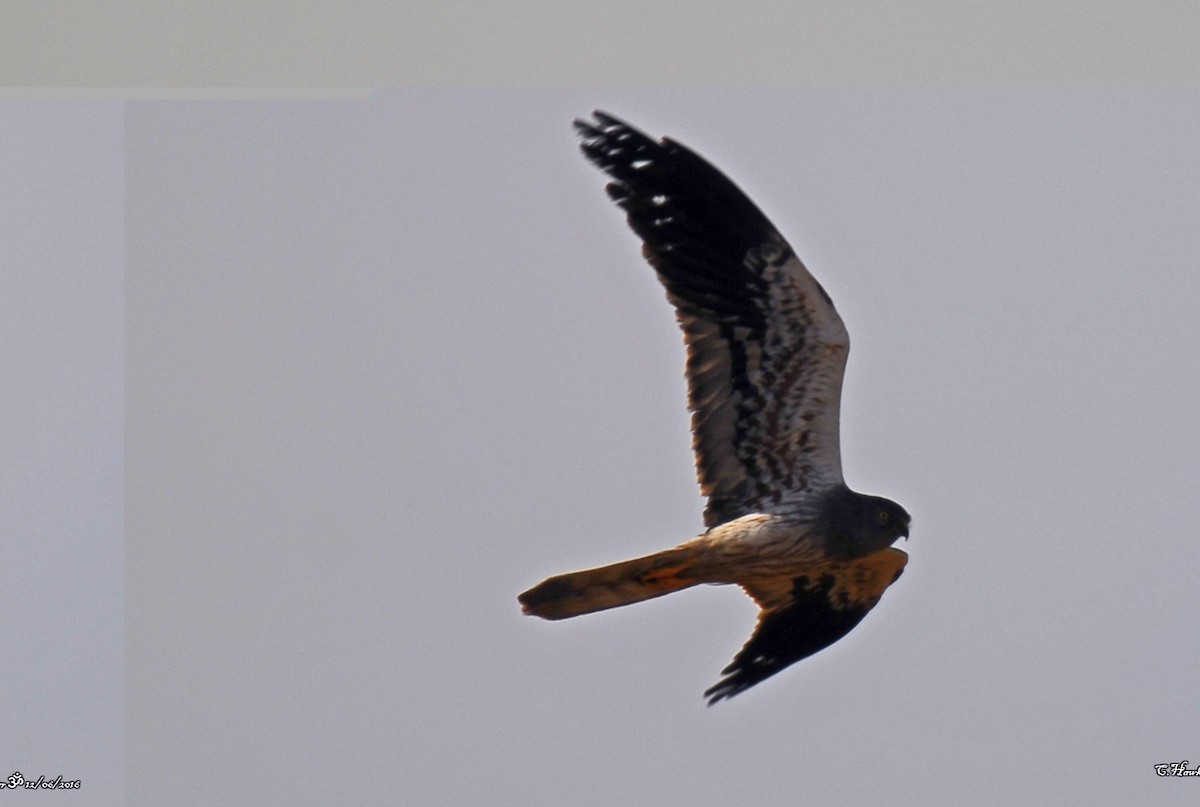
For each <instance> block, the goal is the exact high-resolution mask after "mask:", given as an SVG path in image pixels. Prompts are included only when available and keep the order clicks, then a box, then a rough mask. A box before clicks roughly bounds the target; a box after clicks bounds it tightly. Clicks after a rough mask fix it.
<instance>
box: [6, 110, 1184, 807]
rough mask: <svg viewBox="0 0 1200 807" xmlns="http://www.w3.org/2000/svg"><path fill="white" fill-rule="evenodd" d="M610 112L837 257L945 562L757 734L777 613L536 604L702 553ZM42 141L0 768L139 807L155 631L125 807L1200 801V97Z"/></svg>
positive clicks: (100, 133) (487, 117)
mask: <svg viewBox="0 0 1200 807" xmlns="http://www.w3.org/2000/svg"><path fill="white" fill-rule="evenodd" d="M595 107H600V108H603V109H606V110H608V111H610V112H612V113H615V114H617V115H620V116H623V117H625V118H627V119H628V120H629V121H630V122H631V123H633V124H634V125H636V126H638V127H640V128H642V129H644V130H646V131H647V132H648V133H650V134H652V135H653V136H656V137H657V136H660V135H664V134H666V135H670V136H672V137H674V138H677V139H679V140H681V141H682V142H684V143H686V144H688V145H689V146H692V147H693V148H695V149H696V150H698V151H699V152H700V153H701V154H703V155H705V156H706V157H707V158H709V159H710V160H712V161H713V162H714V163H715V164H716V165H717V166H718V167H720V168H721V169H722V170H724V171H725V172H726V173H727V174H729V176H730V177H731V178H733V179H734V181H736V182H737V183H738V184H739V185H740V186H741V187H742V188H743V189H744V190H746V191H747V192H748V193H749V194H750V195H751V197H752V198H754V199H755V200H756V201H757V202H758V203H759V205H760V207H762V208H763V210H764V211H765V212H766V213H767V215H768V216H769V217H770V218H771V219H772V220H773V221H774V223H775V224H776V225H777V226H778V227H779V228H780V230H781V231H782V232H783V233H784V235H785V236H786V237H787V238H788V239H789V240H790V241H791V243H792V245H793V247H795V249H796V250H797V252H798V253H799V254H800V255H801V256H802V257H803V259H804V260H805V261H806V263H807V264H808V266H809V267H810V269H811V270H812V271H813V273H814V274H815V275H816V276H817V278H818V279H819V280H820V281H821V283H822V284H823V285H824V287H825V288H826V289H827V290H828V291H829V293H830V294H831V296H832V297H833V299H834V301H835V303H836V304H837V307H838V310H839V311H840V312H841V314H842V317H843V319H844V320H845V321H846V324H847V327H848V328H849V331H850V334H851V339H852V343H853V349H852V351H851V356H850V361H849V367H848V371H847V377H846V386H845V390H844V395H843V402H844V403H843V427H842V438H843V457H844V466H845V471H846V476H847V481H848V483H849V484H850V485H851V486H852V487H854V488H856V489H858V490H862V491H864V492H870V493H876V494H881V495H886V496H889V497H891V498H894V499H896V500H897V501H899V502H900V503H901V504H903V505H904V506H905V508H906V509H907V510H909V512H911V513H912V515H913V529H912V537H911V539H910V540H909V541H908V542H907V544H906V545H905V546H904V548H905V550H906V551H908V552H909V553H910V556H911V560H910V562H909V565H908V568H907V570H906V572H905V575H904V577H903V578H902V579H901V580H900V581H899V582H898V583H897V584H896V585H895V586H893V587H892V588H891V589H889V591H888V593H887V594H886V596H885V597H884V600H883V602H882V604H881V605H880V606H879V607H878V608H877V609H876V610H875V611H873V612H872V613H871V614H870V615H869V616H868V617H867V619H866V620H865V621H864V622H863V623H862V625H861V626H860V627H859V628H857V629H856V630H855V631H854V632H853V633H851V634H850V635H849V636H848V637H847V638H846V639H844V640H843V641H841V642H839V643H838V644H836V645H835V646H834V647H832V648H830V649H829V650H826V651H824V652H822V653H821V654H819V655H817V656H815V657H813V658H811V659H808V660H806V661H804V662H801V663H799V664H796V665H794V666H793V667H791V668H789V669H787V670H786V671H784V672H783V673H781V674H779V675H778V676H776V677H774V678H772V679H770V680H769V681H767V682H764V683H763V684H761V685H759V686H757V687H755V688H754V689H752V690H750V691H748V692H746V693H744V694H743V695H740V696H738V697H737V698H734V699H733V700H731V701H729V702H723V703H721V704H718V705H717V706H714V707H712V708H706V707H705V706H704V700H703V698H702V697H701V693H702V691H703V690H704V689H705V688H706V687H707V686H709V685H711V684H712V683H713V682H715V681H716V680H717V678H718V676H719V671H720V669H721V668H722V667H723V666H724V665H725V664H726V663H728V661H729V660H730V659H731V658H732V656H733V655H734V654H735V653H736V652H737V650H738V649H739V648H740V647H741V645H742V643H743V642H744V641H745V639H746V638H747V637H748V636H749V634H750V631H751V629H752V627H753V623H754V616H755V609H754V607H753V604H752V603H751V601H750V600H749V599H748V598H746V597H745V596H744V595H742V594H741V593H740V592H739V591H738V590H737V589H735V588H730V587H725V588H709V587H705V588H700V589H693V590H690V591H687V592H684V593H680V594H677V595H673V596H671V597H666V598H663V599H660V600H656V601H652V602H647V603H643V604H639V605H637V606H633V607H630V608H627V609H617V610H614V611H609V612H605V613H601V614H596V615H591V616H587V617H581V618H579V619H577V620H569V621H565V622H559V623H549V622H544V621H540V620H536V619H533V618H529V617H524V616H522V615H521V614H520V610H519V607H518V605H517V603H516V595H517V593H518V592H520V591H522V590H523V589H525V588H527V587H528V586H530V585H532V584H534V583H536V582H538V581H539V580H541V579H542V578H544V577H546V576H548V575H550V574H556V573H559V572H563V571H569V570H574V569H579V568H585V567H587V566H590V565H595V564H601V563H607V562H611V561H616V560H621V559H624V558H626V557H630V556H633V555H636V554H644V553H647V552H650V551H653V550H656V549H660V548H663V547H665V546H668V545H672V544H674V543H677V542H679V541H681V540H684V539H686V538H689V537H692V536H693V535H694V534H696V533H697V532H698V531H699V530H700V529H701V518H700V516H701V511H702V504H703V503H702V500H701V498H700V496H699V494H698V491H697V489H696V486H695V481H694V472H693V466H692V458H691V454H690V438H689V435H688V432H687V426H688V416H687V412H686V409H685V403H684V382H683V378H682V369H683V348H682V345H681V339H680V336H679V334H678V330H677V328H676V326H675V324H674V321H673V316H672V313H671V310H670V307H669V306H668V304H667V303H666V301H665V299H664V294H663V292H662V290H661V288H660V287H659V286H658V284H657V282H656V280H655V279H654V277H653V272H652V271H651V270H650V268H649V267H648V266H646V265H645V263H644V262H643V261H642V260H641V258H640V249H639V245H638V243H637V241H636V239H635V238H634V236H633V235H632V234H631V233H630V232H629V231H628V230H627V228H626V226H625V223H624V221H623V216H622V215H621V213H620V211H619V210H617V209H616V208H615V207H614V206H613V205H612V204H611V203H610V202H609V201H608V200H607V198H606V196H605V194H604V193H603V190H602V188H603V184H604V178H603V177H602V175H601V174H600V173H599V172H597V171H596V170H595V169H594V168H593V167H592V166H590V165H589V164H588V163H586V161H585V160H584V159H583V158H582V157H581V156H580V154H579V152H578V149H577V147H576V142H575V138H574V135H573V133H572V132H571V129H570V125H569V124H570V120H571V119H572V118H573V117H575V116H578V115H585V114H587V113H589V112H590V111H591V110H592V109H593V108H595ZM14 108H15V107H14V106H9V107H6V111H9V110H11V109H14ZM22 108H23V109H27V110H32V111H31V112H29V113H28V114H26V115H25V117H15V116H13V115H12V114H9V116H8V117H7V118H6V125H9V123H10V122H11V131H9V130H8V129H5V130H4V132H5V142H6V144H9V143H12V144H25V145H15V146H6V149H7V152H6V153H7V155H8V157H9V160H8V162H7V167H6V169H5V170H6V172H7V173H6V174H5V176H6V182H7V187H9V188H10V189H17V190H18V193H16V194H12V195H11V198H12V199H15V200H19V201H23V204H13V205H12V210H11V211H9V213H8V214H7V215H6V217H5V223H6V224H8V225H9V226H8V229H7V230H6V231H5V233H6V235H5V238H6V243H7V244H9V245H10V254H14V255H16V256H17V258H18V260H17V261H16V262H15V263H16V264H18V265H21V266H31V267H45V270H42V269H39V271H37V272H34V273H32V275H31V277H32V279H30V280H28V281H26V280H25V279H24V278H26V277H27V276H26V275H13V276H12V277H8V276H6V280H5V284H6V285H5V287H4V290H5V293H4V295H3V300H4V303H5V305H6V306H8V307H9V308H10V309H11V310H10V312H9V317H8V319H9V321H10V322H11V323H29V325H28V327H26V326H20V327H19V326H18V325H17V324H11V325H10V326H8V334H9V336H8V339H7V341H6V344H8V345H10V350H9V352H8V358H7V359H6V362H7V363H6V365H5V366H6V368H7V369H6V377H7V378H8V379H9V386H10V388H11V389H10V391H9V393H7V395H9V396H10V398H9V407H8V413H7V414H6V417H8V418H10V419H9V420H7V421H6V422H7V423H9V424H10V428H9V429H8V430H7V432H6V433H7V434H8V435H9V438H8V439H9V445H10V453H12V454H13V455H14V456H37V457H38V458H39V463H40V464H38V465H37V467H36V469H35V470H34V471H33V472H26V471H25V470H22V471H21V472H20V473H16V472H13V473H11V474H9V476H7V477H6V479H7V480H8V481H7V482H6V484H7V485H8V489H9V490H10V492H11V494H12V495H11V496H10V497H9V501H8V503H7V505H6V507H7V509H6V510H5V517H6V520H7V523H8V524H9V532H10V534H12V535H16V536H18V539H19V540H21V541H24V542H23V543H18V544H17V547H16V551H10V552H9V553H8V555H6V558H5V569H6V572H5V578H4V579H5V581H6V582H5V586H4V597H5V599H4V602H5V608H6V610H7V611H8V612H9V613H11V614H14V615H16V618H15V619H14V620H13V621H12V623H11V624H12V625H14V626H15V630H12V631H10V634H9V639H8V641H9V648H10V650H9V651H7V652H6V653H5V654H4V658H5V662H4V664H5V667H4V670H5V674H6V681H14V682H16V683H15V684H7V687H8V691H9V693H10V694H9V695H8V697H9V698H10V703H11V706H10V710H11V711H10V713H9V714H11V715H14V716H15V718H16V721H15V724H16V725H19V726H21V727H22V728H21V731H20V732H19V733H14V732H12V731H11V730H10V731H7V732H6V733H5V734H4V735H3V737H4V743H5V744H4V746H3V750H4V753H5V755H6V759H7V760H8V761H5V760H0V764H3V765H7V766H8V767H9V768H12V769H17V770H22V771H23V772H25V773H27V774H28V773H30V772H32V773H34V774H35V775H36V774H43V773H44V774H47V775H54V774H58V773H61V774H62V775H63V776H64V778H72V777H78V778H81V779H82V781H83V783H84V785H85V786H86V785H88V784H89V783H92V782H94V783H95V785H94V787H95V788H96V789H95V790H93V791H92V792H91V794H89V796H90V795H95V794H104V795H105V796H107V800H92V801H88V802H87V803H89V804H92V803H113V804H117V803H120V799H119V798H118V794H119V791H120V789H121V783H120V779H119V775H118V774H119V772H120V771H121V749H120V745H121V744H120V741H119V738H118V737H117V736H115V735H117V734H118V731H115V730H114V727H115V726H117V725H118V722H116V721H117V720H118V718H119V715H120V714H121V707H122V703H121V687H120V685H119V683H120V660H121V654H120V652H119V648H120V641H121V618H120V616H121V614H120V606H121V592H122V590H123V591H124V604H125V607H126V613H125V623H124V638H125V655H124V664H125V674H126V678H125V688H124V689H125V691H124V705H125V706H126V707H127V708H126V711H125V729H126V735H125V736H126V747H125V757H126V759H127V763H128V764H127V766H126V767H125V768H124V773H125V777H124V778H125V782H124V787H125V789H126V791H127V793H128V798H127V801H128V803H130V804H170V803H181V801H182V802H186V803H189V804H213V805H229V804H254V805H274V804H280V805H284V804H287V805H291V804H298V803H309V804H323V803H328V804H332V803H346V802H347V801H349V802H353V803H356V804H397V803H399V804H414V805H415V804H438V805H440V804H502V803H521V804H524V805H529V806H530V807H537V806H539V805H563V804H570V805H613V804H656V805H688V806H689V807H691V806H692V805H700V804H730V803H784V802H787V803H817V804H824V805H841V804H847V805H851V804H863V803H890V802H894V801H897V800H899V801H905V802H913V803H928V804H961V803H980V804H1013V803H1046V802H1055V803H1089V804H1107V803H1112V804H1131V803H1179V804H1185V803H1188V804H1190V803H1192V802H1193V801H1194V798H1195V794H1194V793H1193V792H1192V791H1193V790H1194V787H1191V786H1192V785H1195V784H1196V783H1195V782H1194V781H1193V780H1190V779H1187V780H1185V779H1162V778H1159V777H1157V776H1156V775H1155V773H1154V765H1156V764H1159V763H1167V762H1178V761H1182V760H1185V759H1186V760H1191V761H1192V766H1193V767H1194V766H1195V765H1196V764H1197V763H1200V732H1198V731H1197V729H1196V726H1197V725H1200V714H1198V712H1200V710H1198V709H1197V708H1196V707H1195V706H1194V705H1192V703H1191V698H1190V695H1189V693H1190V692H1191V691H1192V689H1193V688H1194V683H1195V670H1196V667H1197V665H1196V661H1197V656H1198V652H1200V638H1198V637H1197V635H1196V630H1195V614H1196V613H1197V611H1198V610H1200V586H1197V584H1196V573H1195V569H1196V568H1197V565H1198V564H1200V548H1197V541H1196V540H1195V537H1194V533H1195V531H1196V525H1197V524H1200V497H1197V496H1196V490H1197V489H1200V460H1198V459H1197V457H1198V456H1200V427H1198V426H1197V423H1196V417H1195V412H1196V411H1197V410H1198V409H1200V385H1198V384H1197V381H1196V369H1197V365H1198V362H1197V346H1198V345H1200V318H1198V317H1197V316H1196V301H1197V300H1198V299H1200V280H1198V279H1197V273H1196V269H1197V264H1198V262H1200V228H1197V227H1196V225H1195V218H1196V210H1197V209H1198V207H1200V151H1198V150H1197V149H1196V147H1195V145H1196V143H1197V142H1198V141H1200V93H1197V92H1194V91H1168V90H1163V91H1099V90H1081V91H1080V90H1077V91H971V90H957V91H942V90H927V91H883V90H880V91H847V90H828V91H789V92H783V91H780V92H773V91H736V92H735V91H729V92H714V91H705V92H700V91H671V92H650V91H645V92H642V91H629V90H621V91H606V90H596V89H592V90H564V91H558V92H548V91H541V92H533V91H530V92H515V91H509V92H489V91H395V92H382V93H378V94H376V95H374V96H372V97H370V98H369V99H368V100H363V101H344V102H328V101H326V102H203V103H201V102H131V103H129V104H127V105H126V106H125V108H124V109H125V112H124V115H123V118H122V116H121V114H120V111H121V107H120V106H114V105H111V104H108V105H106V104H59V105H49V106H47V105H42V106H40V107H39V106H37V105H33V106H26V107H22ZM23 114H24V113H23ZM18 132H19V133H20V134H19V135H18V134H17V133H18ZM21 138H24V139H21ZM47 144H50V145H47ZM122 144H123V152H122ZM39 160H40V162H39ZM63 166H68V169H67V170H64V169H63ZM72 166H73V167H74V168H71V167H72ZM82 166H90V168H88V170H86V171H85V170H83V168H82ZM94 166H103V167H102V168H95V167H94ZM121 193H123V195H124V202H125V206H124V210H123V211H122V210H121V205H120V201H119V200H120V198H121ZM122 214H123V215H122ZM57 216H60V217H61V220H62V221H70V222H74V223H75V224H73V225H72V227H70V228H68V229H66V230H63V229H62V228H59V229H56V230H52V229H46V228H42V227H41V226H40V223H43V222H45V221H58V220H60V219H58V218H55V217H57ZM122 219H123V221H122ZM81 222H82V223H83V224H80V223H81ZM122 231H123V233H124V250H125V276H124V303H123V304H124V310H123V311H122V307H121V306H122V303H121V300H120V290H121V277H120V273H119V270H118V269H117V267H118V266H119V253H120V241H119V240H117V239H114V238H113V237H112V234H113V233H121V232H122ZM58 232H64V233H68V234H69V237H68V236H59V235H56V233H58ZM81 267H83V268H81ZM71 272H77V273H79V280H78V281H72V279H71V278H72V277H74V275H72V274H71ZM38 283H40V284H41V285H36V284H38ZM51 299H52V300H55V301H56V302H61V303H62V305H57V304H56V305H55V306H54V312H55V313H54V316H53V317H50V316H48V315H47V316H46V317H43V316H42V312H43V311H49V307H48V306H47V307H46V308H45V309H43V308H40V307H39V306H40V305H43V304H44V303H45V301H46V300H51ZM122 321H123V322H124V335H125V356H124V378H123V384H122V383H121V379H122V364H121V360H120V351H119V350H117V349H114V347H115V346H118V345H119V342H120V338H121V323H122ZM29 334H42V335H45V337H46V338H41V337H39V338H38V339H32V338H30V337H29ZM22 340H25V341H22ZM14 345H15V346H16V347H15V348H12V346H14ZM51 368H53V369H51ZM14 390H15V391H16V392H14ZM122 395H123V399H124V413H125V414H124V457H123V459H124V463H125V470H126V478H125V480H124V489H123V490H122V486H121V484H120V481H119V480H120V474H119V468H120V462H121V459H122V451H121V436H122V429H121V425H122V424H121V418H120V412H121V411H122ZM34 400H37V401H39V402H41V403H38V404H37V405H33V404H31V403H30V402H31V401H34ZM12 413H16V415H15V417H14V416H13V414H12ZM50 435H65V436H66V437H67V438H69V439H67V440H64V439H63V438H62V437H57V436H56V437H50ZM60 440H61V441H62V442H59V441H60ZM114 480H117V481H114ZM123 495H124V497H125V498H124V501H125V510H124V519H125V531H126V542H125V546H124V557H123V558H122V552H121V549H122V547H121V544H120V540H119V536H120V522H121V512H120V508H119V503H120V502H121V501H122V496H123ZM122 559H124V561H125V571H124V580H122V573H121V560H122ZM68 561H69V563H68ZM31 636H34V637H36V638H38V639H40V640H41V641H33V640H31V639H30V637H31ZM6 719H7V718H6ZM10 725H11V723H10ZM27 767H28V770H26V768H27ZM2 773H3V775H7V773H8V772H7V771H5V772H2ZM41 795H42V796H46V797H47V798H46V799H41V797H39V799H40V800H45V801H47V803H51V804H54V803H63V804H82V803H84V802H83V801H81V800H80V797H79V794H68V793H63V794H58V797H59V798H60V799H61V801H59V802H56V801H53V800H51V799H52V798H53V794H41Z"/></svg>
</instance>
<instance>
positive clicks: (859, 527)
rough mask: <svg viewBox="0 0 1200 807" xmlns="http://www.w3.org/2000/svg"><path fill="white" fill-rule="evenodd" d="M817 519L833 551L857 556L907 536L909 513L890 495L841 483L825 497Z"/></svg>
mask: <svg viewBox="0 0 1200 807" xmlns="http://www.w3.org/2000/svg"><path fill="white" fill-rule="evenodd" d="M821 521H822V526H823V527H824V529H825V533H826V536H827V540H828V542H829V549H830V551H831V552H832V553H833V554H835V555H845V556H846V557H860V556H862V555H866V554H870V553H871V552H876V551H878V550H880V549H884V548H886V547H889V546H891V545H892V544H893V543H895V542H896V539H898V538H905V539H907V538H908V527H909V524H911V523H912V517H911V516H909V514H908V512H907V511H906V510H905V509H904V508H903V507H901V506H900V505H898V504H896V503H895V502H893V501H892V500H890V499H884V498H883V497H881V496H867V495H864V494H862V493H855V492H854V491H852V490H850V489H849V488H844V487H843V488H840V489H838V490H836V491H834V492H833V493H832V494H831V495H830V496H829V498H828V499H826V501H825V506H824V513H823V517H822V519H821Z"/></svg>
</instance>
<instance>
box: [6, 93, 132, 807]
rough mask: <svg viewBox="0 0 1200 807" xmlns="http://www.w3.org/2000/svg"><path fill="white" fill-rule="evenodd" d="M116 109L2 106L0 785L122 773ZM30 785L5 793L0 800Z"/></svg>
mask: <svg viewBox="0 0 1200 807" xmlns="http://www.w3.org/2000/svg"><path fill="white" fill-rule="evenodd" d="M123 132H124V111H123V107H122V104H121V103H119V102H90V103H75V104H63V103H55V102H45V101H29V102H6V103H5V104H3V108H2V111H0V144H3V147H2V148H0V189H2V190H0V255H2V256H3V257H2V258H0V261H2V264H3V270H2V271H0V344H3V346H4V349H3V350H2V351H0V378H2V379H3V383H2V384H0V435H2V438H0V439H2V440H3V443H2V445H3V449H2V451H0V456H3V459H4V461H3V463H0V474H2V476H0V479H2V483H0V487H2V489H3V496H0V534H2V535H3V540H2V542H0V565H2V566H3V572H2V574H0V613H3V619H2V620H0V624H3V634H2V635H3V646H4V649H3V651H2V652H0V688H2V690H3V699H2V701H0V702H2V704H3V712H2V714H3V717H2V718H0V726H2V728H0V781H3V782H5V783H6V784H7V781H8V779H9V777H10V775H12V774H14V773H20V774H21V775H22V776H23V777H24V778H26V779H28V780H30V781H37V780H38V778H39V777H44V779H45V780H54V779H56V778H57V777H59V776H61V777H62V779H63V780H64V781H68V782H70V781H79V782H80V789H79V791H74V790H72V791H63V792H48V791H44V790H43V791H41V792H39V793H36V794H28V797H29V798H33V799H34V800H36V801H37V802H39V803H46V804H52V805H60V804H71V805H79V804H85V803H86V804H89V805H91V804H94V805H115V804H120V803H121V793H122V781H123V777H124V755H123V747H122V741H123V729H124V714H125V705H124V702H123V700H122V692H123V686H122V684H123V680H122V678H123V662H124V646H123V644H122V633H123V621H124V600H123V596H124V594H123V582H122V575H123V573H122V569H123V567H124V561H125V558H124V553H123V551H122V538H123V531H124V530H123V521H122V510H123V497H124V463H123V460H122V449H123V435H124V410H123V397H124V387H123V383H122V363H123V362H122V349H123V344H122V325H123V321H124V317H123V311H122V295H123V292H124V288H123V284H122V254H121V249H122V232H123V218H124V205H123V190H124V175H123V170H122V168H123V149H122V144H123ZM25 797H26V794H24V793H21V794H10V793H8V792H5V793H4V794H3V799H4V800H5V801H7V800H9V799H15V800H18V801H20V800H22V799H23V798H25Z"/></svg>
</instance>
